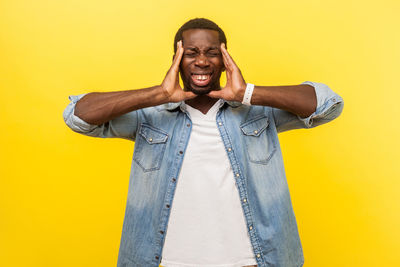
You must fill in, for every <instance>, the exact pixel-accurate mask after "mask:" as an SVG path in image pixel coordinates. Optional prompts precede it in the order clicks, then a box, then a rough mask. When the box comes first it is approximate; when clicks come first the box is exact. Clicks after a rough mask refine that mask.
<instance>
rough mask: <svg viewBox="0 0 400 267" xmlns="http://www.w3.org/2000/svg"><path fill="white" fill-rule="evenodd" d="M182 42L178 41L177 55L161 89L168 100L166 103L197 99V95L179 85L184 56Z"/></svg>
mask: <svg viewBox="0 0 400 267" xmlns="http://www.w3.org/2000/svg"><path fill="white" fill-rule="evenodd" d="M183 50H184V49H183V47H182V40H180V41H178V43H177V49H176V54H175V56H174V60H173V62H172V65H171V67H170V69H169V70H168V72H167V75H166V76H165V78H164V80H163V82H162V84H161V86H160V88H161V90H162V92H163V94H164V95H165V97H166V98H167V101H166V102H180V101H183V100H186V99H191V98H194V97H196V94H194V93H193V92H190V91H183V90H182V87H181V86H180V84H179V65H180V63H181V59H182V56H183Z"/></svg>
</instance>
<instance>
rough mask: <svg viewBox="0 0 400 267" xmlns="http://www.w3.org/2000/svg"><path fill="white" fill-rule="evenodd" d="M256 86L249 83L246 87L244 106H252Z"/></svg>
mask: <svg viewBox="0 0 400 267" xmlns="http://www.w3.org/2000/svg"><path fill="white" fill-rule="evenodd" d="M253 90H254V84H251V83H248V84H247V86H246V91H245V92H244V96H243V101H242V104H243V105H246V106H251V103H250V100H251V96H252V95H253Z"/></svg>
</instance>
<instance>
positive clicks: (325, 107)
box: [272, 81, 344, 132]
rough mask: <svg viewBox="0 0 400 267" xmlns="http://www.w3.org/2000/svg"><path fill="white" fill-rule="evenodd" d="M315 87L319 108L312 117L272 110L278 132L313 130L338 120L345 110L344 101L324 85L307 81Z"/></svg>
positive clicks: (306, 82)
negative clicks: (301, 129)
mask: <svg viewBox="0 0 400 267" xmlns="http://www.w3.org/2000/svg"><path fill="white" fill-rule="evenodd" d="M302 84H308V85H311V86H313V87H314V89H315V94H316V96H317V108H316V110H315V112H313V113H312V114H311V115H310V116H308V117H305V118H302V117H300V116H298V115H295V114H293V113H291V112H288V111H285V110H282V109H277V108H272V114H273V116H274V120H275V125H276V128H277V131H278V132H284V131H288V130H292V129H300V128H313V127H316V126H318V125H321V124H324V123H327V122H329V121H332V120H334V119H335V118H337V117H338V116H339V115H340V114H341V113H342V110H343V104H344V103H343V99H342V97H341V96H340V95H338V94H337V93H335V92H334V91H332V89H331V88H329V86H327V85H326V84H323V83H317V82H310V81H305V82H303V83H302Z"/></svg>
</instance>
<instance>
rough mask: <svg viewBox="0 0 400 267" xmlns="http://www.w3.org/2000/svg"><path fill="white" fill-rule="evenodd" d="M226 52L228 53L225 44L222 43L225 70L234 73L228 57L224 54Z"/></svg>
mask: <svg viewBox="0 0 400 267" xmlns="http://www.w3.org/2000/svg"><path fill="white" fill-rule="evenodd" d="M224 50H225V51H226V49H225V44H224V43H222V44H221V54H222V60H223V61H224V65H225V68H226V69H227V70H228V71H232V68H231V66H230V65H229V62H228V58H227V57H226V54H225V53H224Z"/></svg>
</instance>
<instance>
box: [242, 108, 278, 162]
mask: <svg viewBox="0 0 400 267" xmlns="http://www.w3.org/2000/svg"><path fill="white" fill-rule="evenodd" d="M268 126H269V120H268V117H265V116H262V117H256V118H254V119H251V120H249V121H246V122H245V123H243V124H242V125H240V129H241V130H242V132H243V139H244V143H245V145H246V149H247V154H248V158H249V160H250V161H251V162H254V163H259V164H267V163H268V161H269V160H270V159H271V157H272V155H273V154H274V152H275V150H276V145H275V143H274V140H273V137H272V135H271V133H270V128H269V127H268Z"/></svg>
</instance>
